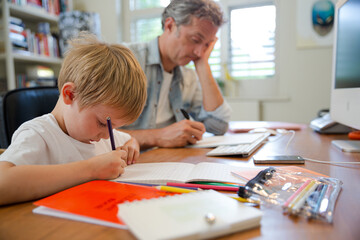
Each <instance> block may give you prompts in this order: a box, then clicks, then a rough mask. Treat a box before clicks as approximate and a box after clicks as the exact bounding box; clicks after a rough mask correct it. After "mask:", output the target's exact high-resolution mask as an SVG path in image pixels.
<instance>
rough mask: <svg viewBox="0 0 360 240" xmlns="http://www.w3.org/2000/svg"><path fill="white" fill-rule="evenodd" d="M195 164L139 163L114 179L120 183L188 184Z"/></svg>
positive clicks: (127, 168)
mask: <svg viewBox="0 0 360 240" xmlns="http://www.w3.org/2000/svg"><path fill="white" fill-rule="evenodd" d="M193 167H194V164H191V163H182V162H162V163H137V164H133V165H129V166H127V167H126V168H125V172H124V173H123V174H122V175H121V176H120V177H118V178H117V179H114V181H120V182H134V183H152V184H166V182H182V183H183V182H186V180H187V179H188V176H189V174H190V172H191V171H192V169H193Z"/></svg>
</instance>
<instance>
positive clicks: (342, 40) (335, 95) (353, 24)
mask: <svg viewBox="0 0 360 240" xmlns="http://www.w3.org/2000/svg"><path fill="white" fill-rule="evenodd" d="M334 30H335V32H334V34H335V35H334V36H335V38H334V46H333V74H332V89H331V106H330V114H331V118H332V119H333V120H335V121H336V122H339V123H341V124H344V125H346V126H349V127H352V128H354V129H357V130H360V0H340V1H339V2H338V3H337V4H336V8H335V25H334ZM336 144H338V141H336ZM342 144H345V145H344V146H347V145H349V144H350V146H351V148H355V151H356V149H358V150H359V151H360V141H351V142H350V141H346V142H342ZM337 146H338V145H337ZM338 147H340V148H341V146H338ZM342 150H344V151H346V149H342Z"/></svg>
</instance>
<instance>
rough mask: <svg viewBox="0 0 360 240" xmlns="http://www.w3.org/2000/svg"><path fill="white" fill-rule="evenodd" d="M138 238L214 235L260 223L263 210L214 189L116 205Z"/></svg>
mask: <svg viewBox="0 0 360 240" xmlns="http://www.w3.org/2000/svg"><path fill="white" fill-rule="evenodd" d="M118 209H119V211H118V216H119V217H120V218H121V219H122V220H123V221H124V222H125V223H126V225H127V226H128V227H129V229H130V231H131V232H132V233H133V234H134V235H135V237H136V238H138V239H148V240H151V239H204V238H214V237H218V236H222V235H226V234H230V233H233V232H237V231H242V230H245V229H249V228H254V227H257V226H259V225H260V220H261V217H262V212H261V211H260V210H259V209H256V208H253V207H249V206H246V205H244V204H242V203H240V202H238V201H236V200H234V199H232V198H229V197H227V196H225V195H224V194H222V193H219V192H216V191H213V190H204V191H197V192H192V193H185V194H181V195H174V196H168V197H162V198H157V199H155V198H154V199H149V200H141V201H134V202H130V203H122V204H119V205H118Z"/></svg>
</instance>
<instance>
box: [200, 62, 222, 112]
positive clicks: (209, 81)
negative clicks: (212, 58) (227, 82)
mask: <svg viewBox="0 0 360 240" xmlns="http://www.w3.org/2000/svg"><path fill="white" fill-rule="evenodd" d="M196 72H197V75H198V77H199V81H200V84H201V89H202V97H203V103H202V104H203V108H204V109H205V110H206V111H208V112H211V111H214V110H215V109H216V108H218V107H219V106H220V105H221V104H223V102H224V98H223V96H222V94H221V91H220V89H219V86H218V84H217V83H216V80H215V79H214V77H213V76H212V73H211V69H210V66H209V64H207V63H204V64H203V65H201V66H198V67H197V69H196Z"/></svg>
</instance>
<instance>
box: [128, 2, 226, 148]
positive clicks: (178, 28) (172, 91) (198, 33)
mask: <svg viewBox="0 0 360 240" xmlns="http://www.w3.org/2000/svg"><path fill="white" fill-rule="evenodd" d="M223 23H224V19H223V14H222V12H221V10H220V8H219V6H218V5H217V4H216V3H214V2H213V1H212V0H173V1H171V3H170V4H169V5H168V6H167V7H166V8H165V10H164V12H163V14H162V27H163V33H162V35H161V36H159V37H158V38H156V39H154V40H152V41H150V42H148V43H137V44H134V43H133V44H129V45H128V47H129V48H130V49H131V50H132V51H133V52H134V54H135V56H136V58H137V59H138V61H139V62H140V65H141V66H142V68H143V70H144V72H145V74H146V76H147V80H148V86H147V90H148V98H147V101H146V105H145V108H144V110H143V112H142V114H141V115H140V117H139V118H138V119H137V121H136V122H134V123H133V124H131V125H130V126H127V127H124V128H122V130H124V129H125V131H126V132H128V133H130V134H131V135H133V136H134V137H135V138H136V139H137V140H138V141H139V144H140V146H141V147H142V149H144V148H149V147H155V146H158V147H182V146H185V145H187V144H194V143H196V141H198V140H200V139H202V135H203V133H204V132H205V130H206V131H208V132H211V133H214V134H216V135H220V134H224V133H225V132H226V130H227V128H228V121H229V119H230V112H231V109H230V107H229V106H228V104H227V103H226V102H225V100H224V98H223V96H222V95H221V92H220V90H219V87H218V85H217V83H216V81H215V79H214V78H213V76H212V73H211V70H210V65H209V63H208V59H209V56H210V53H211V51H212V50H213V47H214V45H215V43H216V41H217V38H216V33H217V31H218V29H219V27H220V26H221V25H222V24H223ZM190 61H193V62H194V64H195V68H196V71H194V70H192V69H188V68H185V67H183V66H185V65H186V64H188V63H189V62H190ZM181 109H184V110H185V111H187V112H188V113H189V114H190V116H191V117H192V118H193V120H187V119H185V117H184V115H183V113H182V111H181Z"/></svg>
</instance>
